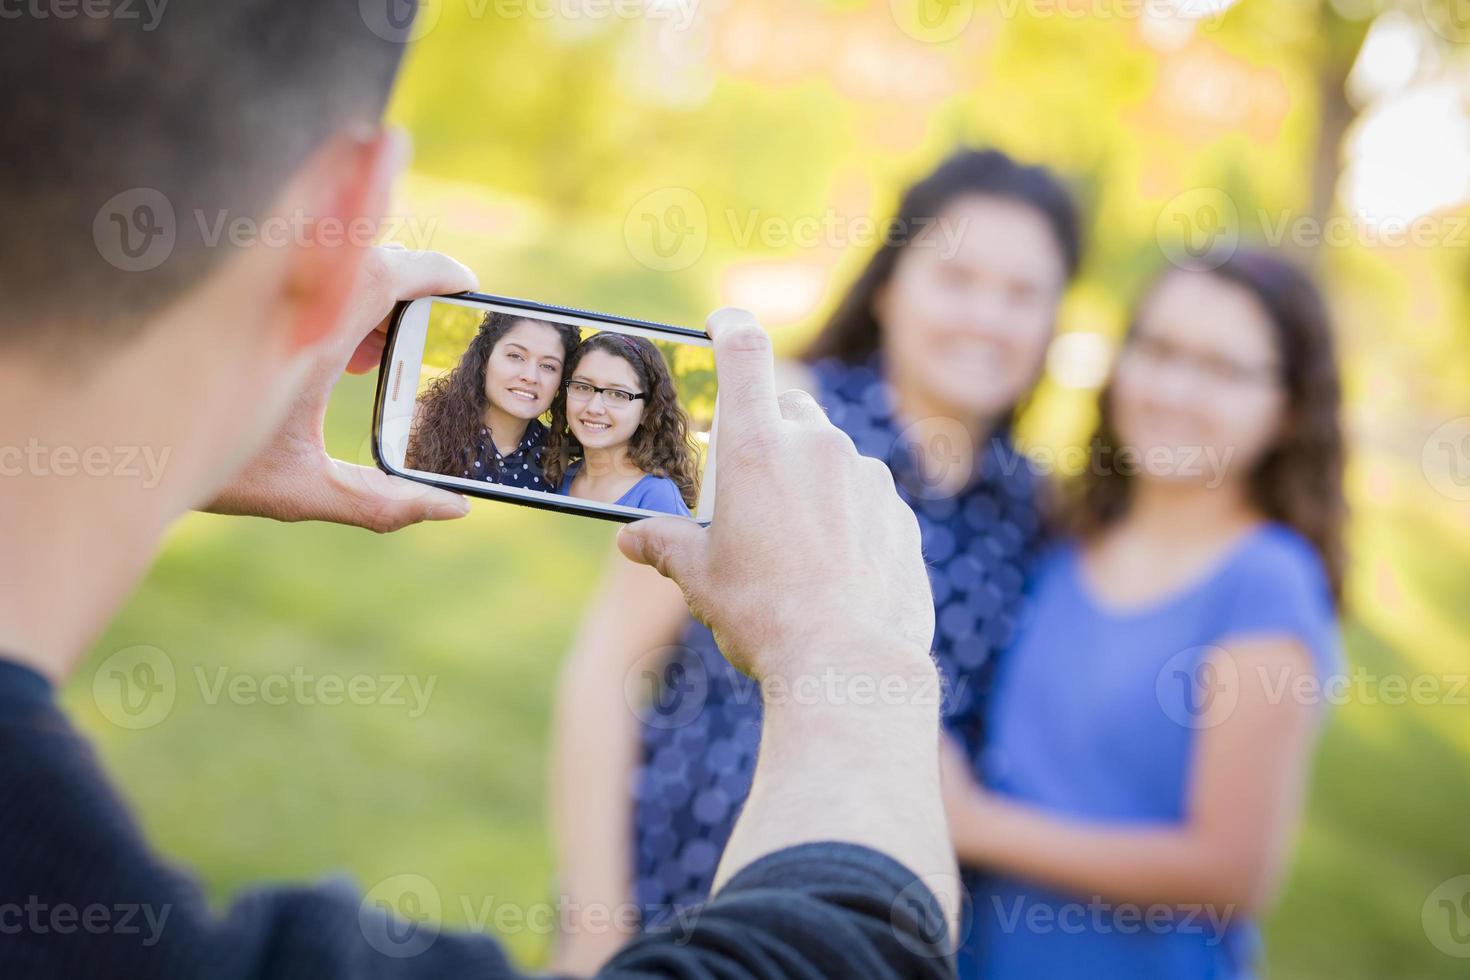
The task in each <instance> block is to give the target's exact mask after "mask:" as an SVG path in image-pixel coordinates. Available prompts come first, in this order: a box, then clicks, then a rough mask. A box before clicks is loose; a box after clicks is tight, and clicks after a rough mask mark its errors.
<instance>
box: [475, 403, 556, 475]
mask: <svg viewBox="0 0 1470 980" xmlns="http://www.w3.org/2000/svg"><path fill="white" fill-rule="evenodd" d="M546 435H547V429H546V426H544V425H542V424H541V423H540V422H538V421H537V420H535V419H532V420H531V421H530V422H527V423H526V433H525V435H523V436H521V441H520V444H519V445H518V446H516V448H515V452H513V453H510V454H509V455H505V454H503V453H501V451H500V449H499V448H498V447H497V446H496V445H495V440H493V439H491V438H490V430H489V429H487V428H484V427H483V426H482V427H481V429H480V439H479V442H477V443H476V445H475V448H474V451H473V452H471V451H470V450H468V449H467V450H465V453H464V459H463V470H462V475H464V476H465V477H467V478H469V479H471V480H484V481H485V482H487V483H500V484H504V485H505V486H508V487H521V488H523V489H526V490H546V491H548V492H550V491H554V490H555V489H556V488H555V487H552V486H549V485H548V484H547V482H546V471H545V470H544V469H542V465H541V456H542V452H543V450H544V448H545V446H546Z"/></svg>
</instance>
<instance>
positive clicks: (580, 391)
mask: <svg viewBox="0 0 1470 980" xmlns="http://www.w3.org/2000/svg"><path fill="white" fill-rule="evenodd" d="M565 387H566V389H567V398H568V400H575V401H579V402H585V401H591V400H592V396H593V395H601V396H602V400H603V401H605V402H606V403H607V404H608V405H610V406H611V407H613V408H627V407H628V406H629V405H631V404H633V402H634V401H635V400H637V399H639V398H647V397H648V396H647V395H646V394H644V393H643V392H641V391H624V390H623V389H621V388H599V387H597V385H589V384H588V383H587V382H585V381H568V382H567V383H566V385H565Z"/></svg>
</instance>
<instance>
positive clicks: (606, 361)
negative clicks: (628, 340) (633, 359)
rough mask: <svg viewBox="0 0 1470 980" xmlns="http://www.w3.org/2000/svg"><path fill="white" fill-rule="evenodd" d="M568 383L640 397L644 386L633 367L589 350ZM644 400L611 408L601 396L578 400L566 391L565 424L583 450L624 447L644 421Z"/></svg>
mask: <svg viewBox="0 0 1470 980" xmlns="http://www.w3.org/2000/svg"><path fill="white" fill-rule="evenodd" d="M568 380H570V381H581V382H584V383H586V384H589V385H594V386H596V387H598V388H619V389H621V390H623V391H626V392H628V393H629V394H640V393H642V392H643V386H642V384H640V383H639V380H638V373H637V372H636V371H634V370H633V365H632V364H630V363H628V361H626V360H625V359H623V358H621V357H618V356H617V355H616V354H609V353H608V352H607V351H605V350H592V351H588V352H587V353H586V354H585V355H583V357H582V359H581V360H580V361H578V362H577V366H576V368H575V369H574V370H573V371H572V376H571V378H569V379H568ZM643 409H644V401H643V399H637V398H635V399H634V400H632V401H630V402H628V403H627V404H626V405H621V406H620V405H613V404H610V403H609V402H608V399H607V397H606V396H604V395H600V394H594V395H592V397H590V398H577V397H575V396H574V395H573V394H572V393H571V392H570V391H569V392H567V425H568V426H569V427H570V428H571V430H572V435H573V436H575V437H576V439H577V441H578V442H580V443H581V444H582V448H583V449H611V448H614V447H616V446H620V445H623V444H624V443H626V442H627V441H628V440H629V439H632V438H633V434H634V433H635V432H637V431H638V424H639V423H640V422H642V421H643Z"/></svg>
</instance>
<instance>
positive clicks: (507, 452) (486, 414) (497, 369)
mask: <svg viewBox="0 0 1470 980" xmlns="http://www.w3.org/2000/svg"><path fill="white" fill-rule="evenodd" d="M580 340H581V335H580V333H579V332H578V330H577V328H576V327H573V326H569V325H568V324H564V323H547V322H546V321H544V320H528V319H526V318H524V317H519V316H516V315H515V314H513V313H502V312H498V311H492V312H489V313H486V314H485V318H484V320H482V321H480V329H479V330H478V332H476V334H475V337H474V339H473V340H471V341H470V345H469V347H468V348H466V349H465V352H464V354H462V355H461V356H460V359H459V363H458V364H456V365H455V366H454V370H452V371H450V372H449V373H448V374H446V375H444V376H443V377H440V378H435V379H434V380H433V381H431V382H430V383H429V386H428V388H427V389H425V391H424V393H423V394H422V395H420V396H419V400H418V406H417V409H416V410H415V412H414V424H413V435H412V437H411V438H410V440H409V444H408V458H407V464H408V468H409V469H412V470H421V471H423V472H426V473H442V474H444V475H446V476H462V477H465V478H467V479H471V480H485V481H487V482H489V483H499V484H503V485H506V486H512V487H521V488H523V489H526V490H544V491H551V490H553V489H555V487H556V484H555V482H554V481H550V480H547V479H546V474H545V473H544V472H543V469H542V459H543V450H544V447H545V445H546V435H547V430H546V426H545V425H543V424H542V423H541V422H540V418H541V416H543V415H545V414H546V413H547V411H549V410H550V408H551V403H552V400H553V399H554V398H555V397H556V395H557V392H558V390H559V389H560V386H561V380H562V376H563V368H564V366H565V365H566V363H567V362H568V361H569V360H571V357H572V352H573V351H575V350H576V349H577V344H578V343H579V342H580Z"/></svg>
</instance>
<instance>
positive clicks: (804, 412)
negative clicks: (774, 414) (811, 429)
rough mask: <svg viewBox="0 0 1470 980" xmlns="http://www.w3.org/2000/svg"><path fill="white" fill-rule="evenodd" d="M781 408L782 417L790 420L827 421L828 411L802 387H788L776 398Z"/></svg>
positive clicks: (804, 421) (806, 421)
mask: <svg viewBox="0 0 1470 980" xmlns="http://www.w3.org/2000/svg"><path fill="white" fill-rule="evenodd" d="M776 402H777V404H778V405H779V406H780V408H781V417H782V418H783V419H786V420H787V421H788V422H802V423H809V422H826V421H827V413H826V412H824V411H822V406H821V405H818V404H817V400H816V399H815V398H813V397H812V396H811V394H810V393H809V392H805V391H802V390H801V389H800V388H788V389H787V390H786V391H783V392H781V397H780V398H778V399H777V400H776Z"/></svg>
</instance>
